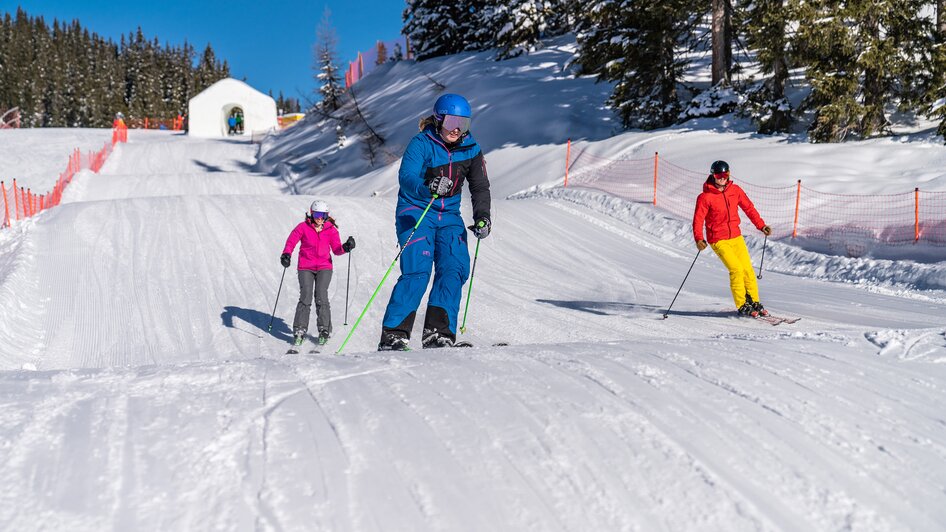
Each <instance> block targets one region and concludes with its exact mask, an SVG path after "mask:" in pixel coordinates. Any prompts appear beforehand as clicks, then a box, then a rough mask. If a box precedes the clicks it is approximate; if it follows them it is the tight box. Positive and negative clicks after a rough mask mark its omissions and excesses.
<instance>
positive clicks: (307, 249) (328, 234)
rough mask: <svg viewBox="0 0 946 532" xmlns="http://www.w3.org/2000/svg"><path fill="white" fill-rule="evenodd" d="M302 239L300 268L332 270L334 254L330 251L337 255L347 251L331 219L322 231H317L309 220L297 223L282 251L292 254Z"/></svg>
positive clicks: (323, 226)
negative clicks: (343, 247)
mask: <svg viewBox="0 0 946 532" xmlns="http://www.w3.org/2000/svg"><path fill="white" fill-rule="evenodd" d="M300 240H301V241H302V245H301V246H300V247H299V260H298V265H299V267H298V269H300V270H331V269H332V256H331V254H329V251H331V252H332V253H335V254H336V255H343V254H344V253H345V250H344V249H342V242H341V239H339V237H338V229H336V228H335V225H334V224H332V222H331V221H329V220H326V221H325V223H324V224H323V225H322V230H321V231H316V230H315V226H313V225H312V224H310V223H309V222H302V223H300V224H299V225H297V226H296V228H295V229H293V230H292V232H291V233H289V238H287V239H286V246H285V247H284V248H283V250H282V252H283V253H289V254H292V250H294V249H295V248H296V244H297V243H299V241H300Z"/></svg>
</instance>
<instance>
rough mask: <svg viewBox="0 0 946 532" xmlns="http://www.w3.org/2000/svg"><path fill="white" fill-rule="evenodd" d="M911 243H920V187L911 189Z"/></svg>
mask: <svg viewBox="0 0 946 532" xmlns="http://www.w3.org/2000/svg"><path fill="white" fill-rule="evenodd" d="M913 198H914V199H913V207H914V214H913V243H914V244H916V243H917V242H919V241H920V187H916V188H914V189H913Z"/></svg>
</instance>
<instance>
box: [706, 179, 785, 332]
mask: <svg viewBox="0 0 946 532" xmlns="http://www.w3.org/2000/svg"><path fill="white" fill-rule="evenodd" d="M710 172H711V173H710V175H709V177H707V179H706V183H704V184H703V193H702V194H700V195H699V197H697V198H696V210H695V211H694V213H693V238H694V240H696V247H697V249H699V250H700V251H703V250H704V249H706V246H707V241H709V244H708V245H709V246H710V247H712V248H713V251H715V252H716V255H717V256H718V257H719V259H720V260H721V261H723V264H724V265H725V266H726V268H727V269H728V270H729V288H730V289H731V290H732V297H733V301H734V302H735V303H736V309H737V310H736V312H738V313H739V314H740V315H744V316H759V315H761V316H766V315H768V311H766V310H765V307H763V306H762V303H761V302H760V301H759V286H758V284H756V279H755V272H754V271H753V268H752V259H751V258H750V257H749V249H748V248H747V247H746V241H745V240H744V239H743V238H742V231H740V230H739V223H740V220H739V209H740V208H742V210H743V211H744V212H745V213H746V216H748V217H749V220H750V221H751V222H752V225H754V226H755V227H756V229H758V230H760V231H762V232H763V233H765V234H766V235H770V234H772V228H771V227H769V226H768V225H766V224H765V222H764V221H763V220H762V217H761V216H759V213H758V211H756V210H755V206H754V205H752V202H751V201H749V197H748V196H746V193H745V192H744V191H743V190H742V188H741V187H740V186H739V185H737V184H735V183H733V182H732V180H731V179H730V177H729V164H728V163H727V162H726V161H716V162H714V163H713V165H712V166H711V167H710ZM704 224H705V225H706V235H707V238H706V240H704V239H703V225H704Z"/></svg>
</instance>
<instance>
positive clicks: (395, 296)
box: [382, 202, 470, 336]
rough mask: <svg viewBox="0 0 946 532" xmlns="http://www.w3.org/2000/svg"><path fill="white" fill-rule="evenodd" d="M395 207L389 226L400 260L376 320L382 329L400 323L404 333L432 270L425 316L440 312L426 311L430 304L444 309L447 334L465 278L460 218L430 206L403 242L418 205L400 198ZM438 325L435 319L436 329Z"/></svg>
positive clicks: (466, 253)
mask: <svg viewBox="0 0 946 532" xmlns="http://www.w3.org/2000/svg"><path fill="white" fill-rule="evenodd" d="M398 207H399V209H398V215H397V218H396V220H395V227H396V229H397V238H398V243H399V244H400V245H401V247H403V248H404V251H403V253H402V254H401V259H400V260H401V276H400V277H399V278H398V280H397V284H396V285H394V291H393V292H392V293H391V300H390V301H389V302H388V307H387V309H386V310H385V312H384V320H383V322H382V325H383V326H384V327H385V328H386V329H397V328H401V329H405V328H406V329H407V331H406V332H407V333H408V335H410V329H411V327H412V326H413V320H414V314H415V313H416V312H417V307H418V306H419V305H420V301H421V299H422V298H423V297H424V292H426V291H427V285H428V284H429V282H430V274H431V270H433V272H434V283H433V287H432V288H431V290H430V296H429V297H428V298H427V308H428V310H427V319H426V321H427V322H431V320H432V319H434V320H436V318H432V317H431V316H432V315H433V314H436V315H439V316H442V314H443V313H442V312H439V311H435V312H433V313H432V312H431V309H432V308H433V307H439V308H441V309H443V311H444V312H445V313H446V317H447V320H448V327H449V331H450V333H451V334H452V335H453V336H456V332H457V314H459V312H460V299H461V297H462V295H463V284H464V283H465V282H466V280H467V279H468V278H469V277H470V251H469V249H468V248H467V237H466V228H465V227H464V225H463V218H461V217H460V213H459V212H450V211H448V212H437V211H434V210H430V211H428V212H427V216H425V217H424V220H423V222H421V225H420V227H418V228H417V230H416V231H414V234H413V236H411V240H410V242H408V241H407V237H408V236H409V235H410V234H411V231H412V230H413V229H414V225H415V224H416V223H417V218H418V217H420V215H421V213H422V212H423V210H422V209H419V208H416V207H410V206H404V204H402V203H400V202H399V204H398ZM402 208H403V210H402ZM408 318H410V319H408ZM441 326H442V325H441V324H436V328H440V327H441ZM444 332H445V331H444Z"/></svg>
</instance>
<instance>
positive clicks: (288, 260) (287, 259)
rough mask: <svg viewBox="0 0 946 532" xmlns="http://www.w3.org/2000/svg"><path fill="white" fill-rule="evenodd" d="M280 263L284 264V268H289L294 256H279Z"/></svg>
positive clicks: (285, 254)
mask: <svg viewBox="0 0 946 532" xmlns="http://www.w3.org/2000/svg"><path fill="white" fill-rule="evenodd" d="M279 263H280V264H282V267H283V268H288V267H289V265H290V264H292V255H290V254H289V253H283V254H282V255H280V256H279Z"/></svg>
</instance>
